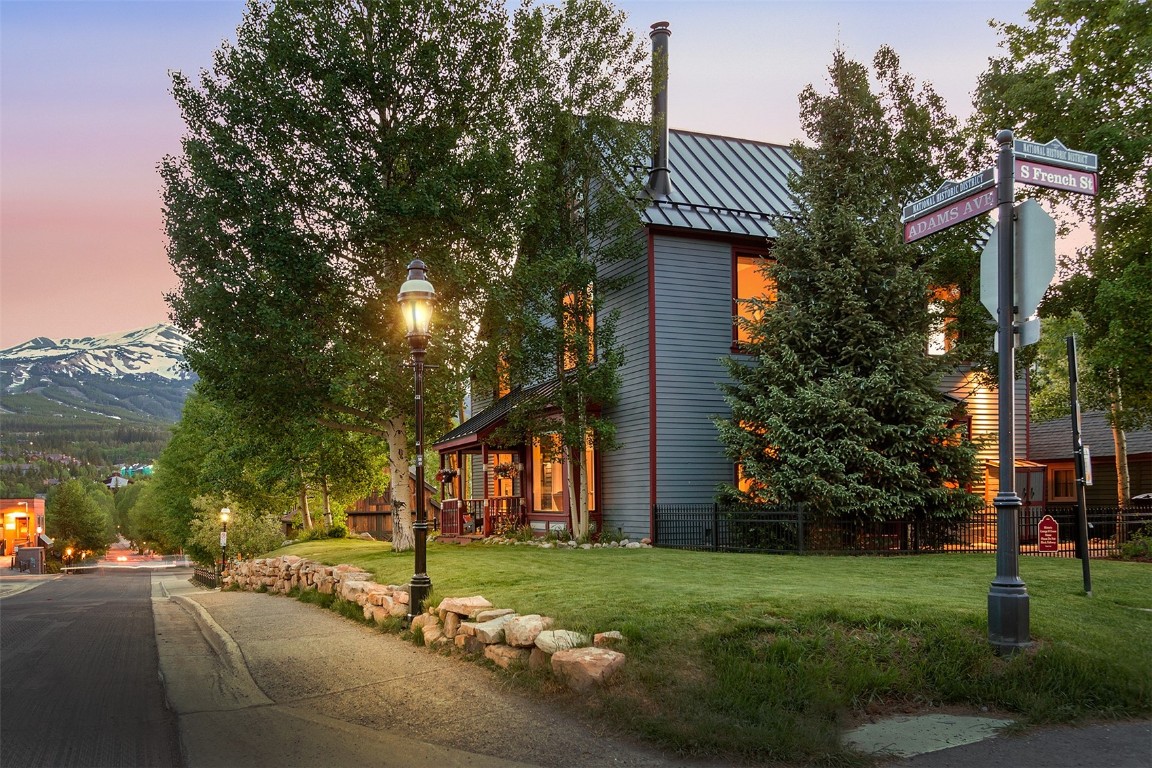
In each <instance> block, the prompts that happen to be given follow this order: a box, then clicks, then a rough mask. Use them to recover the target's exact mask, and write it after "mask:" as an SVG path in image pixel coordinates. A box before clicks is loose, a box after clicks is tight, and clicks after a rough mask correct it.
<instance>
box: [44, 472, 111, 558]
mask: <svg viewBox="0 0 1152 768" xmlns="http://www.w3.org/2000/svg"><path fill="white" fill-rule="evenodd" d="M94 490H103V491H104V492H105V493H107V491H108V489H107V488H101V487H99V486H98V485H96V484H94V483H88V482H85V481H82V480H67V481H65V482H63V483H61V484H60V485H58V486H56V488H55V489H54V490H53V491H52V492H51V493H50V494H48V500H47V502H46V503H45V505H44V506H45V509H44V518H45V519H44V526H45V533H47V534H48V536H49V537H51V538H52V539H54V540H55V546H56V548H57V549H58V550H59V551H61V552H63V551H64V549H65V548H66V547H72V549H73V550H75V551H76V552H83V551H88V552H92V553H95V554H102V553H103V552H104V551H105V550H106V549H107V548H108V545H109V544H110V543H111V542H112V541H114V540H115V536H114V535H112V534H111V533H110V528H111V517H110V515H109V514H108V511H107V510H106V509H105V508H104V506H103V505H102V504H101V503H100V502H98V501H97V500H96V499H95V498H94V496H93V491H94ZM109 506H110V504H109Z"/></svg>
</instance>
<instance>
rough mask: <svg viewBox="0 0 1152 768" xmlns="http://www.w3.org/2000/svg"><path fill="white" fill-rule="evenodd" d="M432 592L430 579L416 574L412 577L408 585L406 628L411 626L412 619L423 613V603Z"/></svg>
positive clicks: (425, 575) (422, 574)
mask: <svg viewBox="0 0 1152 768" xmlns="http://www.w3.org/2000/svg"><path fill="white" fill-rule="evenodd" d="M431 591H432V579H430V578H428V575H427V574H424V573H418V574H416V575H415V576H413V577H412V581H411V582H409V584H408V617H407V623H408V626H412V619H414V618H416V617H417V616H419V615H420V614H422V613H423V612H424V603H425V601H427V599H428V594H429V593H430V592H431Z"/></svg>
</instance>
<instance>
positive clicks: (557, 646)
mask: <svg viewBox="0 0 1152 768" xmlns="http://www.w3.org/2000/svg"><path fill="white" fill-rule="evenodd" d="M590 642H591V638H589V637H588V635H582V634H580V633H579V632H573V631H572V630H569V629H556V630H552V629H546V630H544V631H543V632H541V633H540V634H538V635H536V642H535V645H536V647H537V648H539V649H540V650H542V651H544V652H545V653H556V652H557V651H564V650H568V649H570V648H581V647H583V646H585V645H588V643H590Z"/></svg>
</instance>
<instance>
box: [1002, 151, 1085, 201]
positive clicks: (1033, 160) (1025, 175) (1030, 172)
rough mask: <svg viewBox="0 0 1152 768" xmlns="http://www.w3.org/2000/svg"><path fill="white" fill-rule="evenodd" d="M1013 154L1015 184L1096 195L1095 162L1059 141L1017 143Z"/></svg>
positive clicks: (1083, 153)
mask: <svg viewBox="0 0 1152 768" xmlns="http://www.w3.org/2000/svg"><path fill="white" fill-rule="evenodd" d="M1012 150H1013V154H1014V155H1015V174H1016V179H1017V181H1020V182H1022V183H1024V184H1031V185H1033V186H1036V187H1048V188H1050V189H1061V190H1064V191H1065V192H1078V193H1079V194H1082V195H1095V194H1096V182H1097V178H1096V171H1097V170H1098V158H1097V157H1096V155H1094V154H1092V153H1091V152H1080V151H1078V150H1075V149H1068V147H1066V146H1064V144H1063V143H1062V142H1061V141H1060V139H1052V141H1050V142H1048V143H1047V144H1037V143H1036V142H1034V141H1024V140H1022V139H1016V140H1015V141H1014V142H1013V143H1012Z"/></svg>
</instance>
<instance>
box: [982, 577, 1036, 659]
mask: <svg viewBox="0 0 1152 768" xmlns="http://www.w3.org/2000/svg"><path fill="white" fill-rule="evenodd" d="M1028 626H1029V623H1028V592H1027V590H1026V589H1025V588H1024V585H1023V583H1021V584H1019V585H1016V584H997V583H996V582H992V587H991V588H990V589H989V590H988V642H989V643H990V644H991V645H992V647H993V649H994V650H995V651H996V653H997V654H999V655H1001V656H1011V655H1012V654H1014V653H1016V652H1017V651H1020V650H1023V649H1025V648H1028V647H1030V646H1031V645H1032V638H1031V637H1030V636H1029V632H1028Z"/></svg>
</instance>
